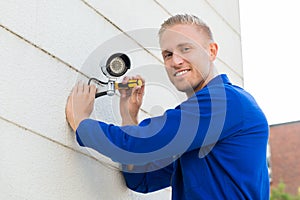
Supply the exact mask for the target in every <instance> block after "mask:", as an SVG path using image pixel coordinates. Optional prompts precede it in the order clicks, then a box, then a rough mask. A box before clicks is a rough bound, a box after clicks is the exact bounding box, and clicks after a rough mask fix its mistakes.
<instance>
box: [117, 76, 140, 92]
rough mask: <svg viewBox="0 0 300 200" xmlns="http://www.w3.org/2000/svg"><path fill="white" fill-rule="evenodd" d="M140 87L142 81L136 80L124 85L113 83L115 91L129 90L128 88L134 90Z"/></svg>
mask: <svg viewBox="0 0 300 200" xmlns="http://www.w3.org/2000/svg"><path fill="white" fill-rule="evenodd" d="M142 85H143V82H142V80H140V79H137V80H129V81H128V82H127V83H126V84H123V83H115V88H116V90H119V89H129V88H134V87H136V86H142Z"/></svg>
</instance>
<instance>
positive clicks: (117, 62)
mask: <svg viewBox="0 0 300 200" xmlns="http://www.w3.org/2000/svg"><path fill="white" fill-rule="evenodd" d="M130 65H131V63H130V59H129V57H128V56H127V55H126V54H124V53H115V54H113V55H111V56H110V57H109V58H108V59H107V61H106V63H105V65H102V66H101V70H102V72H103V74H104V75H105V76H107V77H108V78H114V77H120V76H122V75H124V74H125V73H126V72H127V70H128V69H130Z"/></svg>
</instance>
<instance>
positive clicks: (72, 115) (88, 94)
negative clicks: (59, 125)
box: [66, 83, 97, 131]
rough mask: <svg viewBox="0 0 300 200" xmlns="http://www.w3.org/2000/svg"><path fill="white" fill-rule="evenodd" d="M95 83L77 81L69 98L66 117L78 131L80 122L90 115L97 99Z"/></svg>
mask: <svg viewBox="0 0 300 200" xmlns="http://www.w3.org/2000/svg"><path fill="white" fill-rule="evenodd" d="M96 91H97V89H96V86H95V85H87V84H84V83H77V84H76V85H75V86H74V88H73V90H72V93H71V94H70V96H69V98H68V102H67V105H66V117H67V121H68V123H69V125H70V126H71V128H72V129H73V130H74V131H76V129H77V127H78V126H79V124H80V122H81V121H82V120H84V119H87V118H89V117H90V115H91V113H92V111H93V108H94V101H95V94H96Z"/></svg>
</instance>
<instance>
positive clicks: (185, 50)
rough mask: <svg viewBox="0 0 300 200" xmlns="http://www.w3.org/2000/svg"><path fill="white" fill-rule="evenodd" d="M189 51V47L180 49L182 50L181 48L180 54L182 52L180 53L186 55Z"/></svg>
mask: <svg viewBox="0 0 300 200" xmlns="http://www.w3.org/2000/svg"><path fill="white" fill-rule="evenodd" d="M190 50H191V48H190V47H182V48H181V52H182V53H187V52H189V51H190Z"/></svg>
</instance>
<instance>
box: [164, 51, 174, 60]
mask: <svg viewBox="0 0 300 200" xmlns="http://www.w3.org/2000/svg"><path fill="white" fill-rule="evenodd" d="M172 55H173V53H172V52H165V53H163V58H164V60H166V59H168V58H171V57H172Z"/></svg>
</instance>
